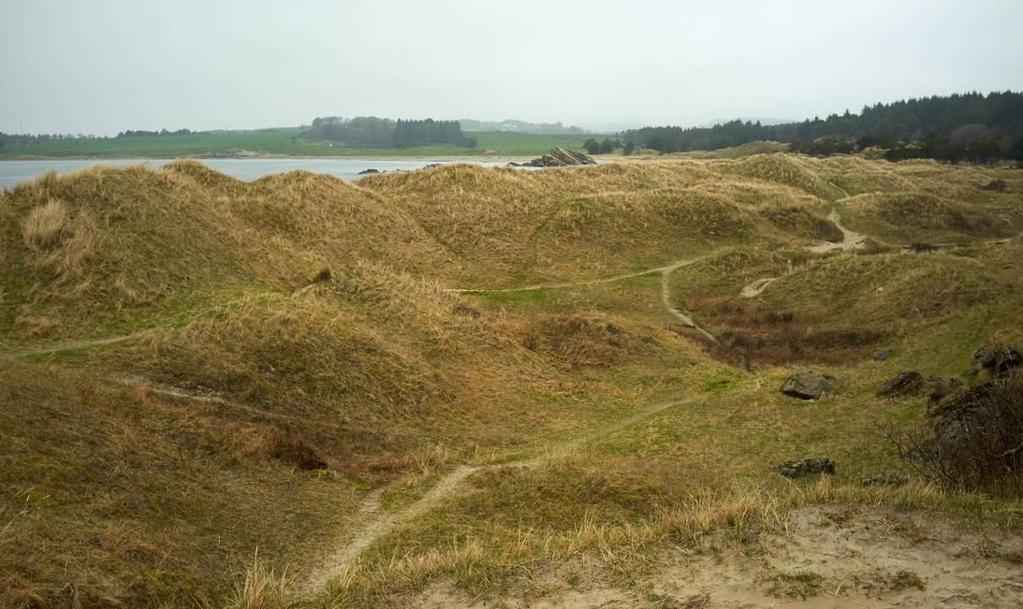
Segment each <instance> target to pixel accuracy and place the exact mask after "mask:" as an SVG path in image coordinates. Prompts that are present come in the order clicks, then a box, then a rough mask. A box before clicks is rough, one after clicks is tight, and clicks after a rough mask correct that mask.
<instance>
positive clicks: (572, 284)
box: [445, 254, 711, 294]
mask: <svg viewBox="0 0 1023 609" xmlns="http://www.w3.org/2000/svg"><path fill="white" fill-rule="evenodd" d="M710 256H711V254H705V255H703V256H697V257H696V258H690V259H688V260H679V261H677V262H673V263H671V264H667V265H664V266H655V267H652V268H649V269H644V270H642V271H636V272H634V273H626V274H624V275H613V276H611V277H600V278H597V279H584V280H582V281H563V282H560V283H536V284H533V285H527V286H523V287H521V288H449V289H447V290H445V291H447V292H453V293H455V294H514V293H516V292H535V291H537V290H560V289H565V288H580V287H586V286H593V285H601V284H604V283H616V282H618V281H625V280H627V279H635V278H637V277H644V276H646V275H653V274H655V273H670V272H672V271H675V270H676V269H680V268H682V267H684V266H690V265H693V264H696V263H697V262H700V261H702V260H705V259H707V258H709V257H710Z"/></svg>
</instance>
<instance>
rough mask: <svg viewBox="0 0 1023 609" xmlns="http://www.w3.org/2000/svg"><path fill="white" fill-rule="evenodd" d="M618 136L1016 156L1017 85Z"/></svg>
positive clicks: (659, 143)
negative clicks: (801, 116) (799, 118)
mask: <svg viewBox="0 0 1023 609" xmlns="http://www.w3.org/2000/svg"><path fill="white" fill-rule="evenodd" d="M622 137H623V139H624V141H625V143H626V144H628V143H632V144H634V145H635V146H639V147H642V148H651V149H653V150H658V151H661V152H682V151H691V150H717V149H720V148H728V147H731V146H739V145H742V144H746V143H749V142H753V141H758V140H773V141H778V142H786V143H789V144H791V149H792V150H794V151H797V152H806V153H810V154H834V153H850V152H855V151H859V150H863V149H866V148H871V147H878V148H883V149H886V150H887V152H886V154H885V156H886V158H888V159H889V160H901V159H907V158H934V159H939V160H943V161H949V162H952V163H955V162H959V161H973V162H978V163H987V162H992V161H995V160H998V159H1015V160H1023V93H1020V92H1013V91H1006V92H994V93H989V94H987V95H983V94H980V93H967V94H963V95H959V94H956V95H951V96H947V97H941V96H933V97H926V98H920V99H909V100H903V101H897V102H893V103H890V104H881V103H878V104H875V105H873V106H866V107H864V108H863V110H862V111H861V112H860V113H859V114H852V113H850V112H849V111H848V110H847V111H846V112H845V113H844V114H842V115H838V114H832V115H831V116H829V117H827V118H826V119H821V118H819V117H815V118H814V119H813V120H809V119H807V120H804V121H803V122H800V123H784V124H778V125H768V124H764V123H763V122H759V123H758V122H751V121H743V120H734V121H731V122H727V123H723V124H719V125H715V126H713V127H693V128H689V129H683V128H681V127H670V126H669V127H644V128H642V129H634V130H630V131H626V132H624V133H623V134H622Z"/></svg>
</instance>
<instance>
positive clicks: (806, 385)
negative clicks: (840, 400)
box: [781, 370, 834, 400]
mask: <svg viewBox="0 0 1023 609" xmlns="http://www.w3.org/2000/svg"><path fill="white" fill-rule="evenodd" d="M831 381H832V379H831V377H830V376H827V375H825V374H821V373H819V372H814V371H813V370H800V371H799V372H795V373H793V374H791V375H789V377H788V378H787V379H785V382H784V383H782V385H781V392H782V393H784V394H785V395H790V396H792V397H796V398H800V399H803V400H816V399H818V398H820V397H821V396H822V395H824V394H825V393H830V392H831V391H834V385H833V384H832V383H831Z"/></svg>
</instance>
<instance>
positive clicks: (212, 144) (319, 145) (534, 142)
mask: <svg viewBox="0 0 1023 609" xmlns="http://www.w3.org/2000/svg"><path fill="white" fill-rule="evenodd" d="M301 131H302V130H301V129H299V128H282V129H266V130H260V131H227V132H212V131H206V132H199V133H192V134H189V135H164V136H140V137H124V138H109V139H88V138H75V139H68V140H53V141H49V142H42V143H38V144H33V145H30V146H25V147H17V146H11V145H8V146H7V147H5V148H0V158H18V157H58V158H59V157H85V158H176V157H182V156H209V155H228V154H237V153H239V152H241V151H245V152H249V153H257V154H267V155H278V156H296V157H335V156H337V157H345V156H358V157H366V156H382V157H391V156H396V157H402V156H406V157H412V156H416V157H418V156H474V155H481V154H493V155H505V156H530V155H539V154H543V153H545V152H547V151H548V150H550V149H551V148H553V147H555V146H566V147H570V148H580V147H581V146H582V143H583V141H585V139H586V138H585V137H582V136H574V135H534V134H526V133H503V132H493V133H474V134H473V137H475V138H476V140H477V146H476V147H475V148H464V147H461V146H454V145H440V146H418V147H411V148H387V149H380V148H346V147H342V146H338V145H331V144H329V143H328V142H319V141H309V140H304V139H302V138H300V137H299V134H300V133H301Z"/></svg>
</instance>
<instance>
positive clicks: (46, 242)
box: [21, 199, 70, 251]
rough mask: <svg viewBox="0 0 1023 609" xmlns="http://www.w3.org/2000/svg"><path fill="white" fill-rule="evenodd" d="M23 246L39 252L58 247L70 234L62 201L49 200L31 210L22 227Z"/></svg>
mask: <svg viewBox="0 0 1023 609" xmlns="http://www.w3.org/2000/svg"><path fill="white" fill-rule="evenodd" d="M21 230H22V234H23V235H24V236H25V245H27V246H28V247H30V248H32V249H34V250H36V251H40V250H48V249H50V248H52V247H55V246H57V245H59V244H60V243H61V242H62V241H63V240H64V239H65V238H66V237H67V236H68V233H69V232H70V227H69V226H68V214H67V209H66V207H65V206H64V203H63V202H62V201H59V200H57V199H51V200H49V201H47V202H46V203H44V204H43V205H40V206H38V207H36V208H35V209H33V210H32V211H31V212H29V214H28V216H27V217H26V218H25V223H24V225H23V226H22V229H21Z"/></svg>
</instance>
